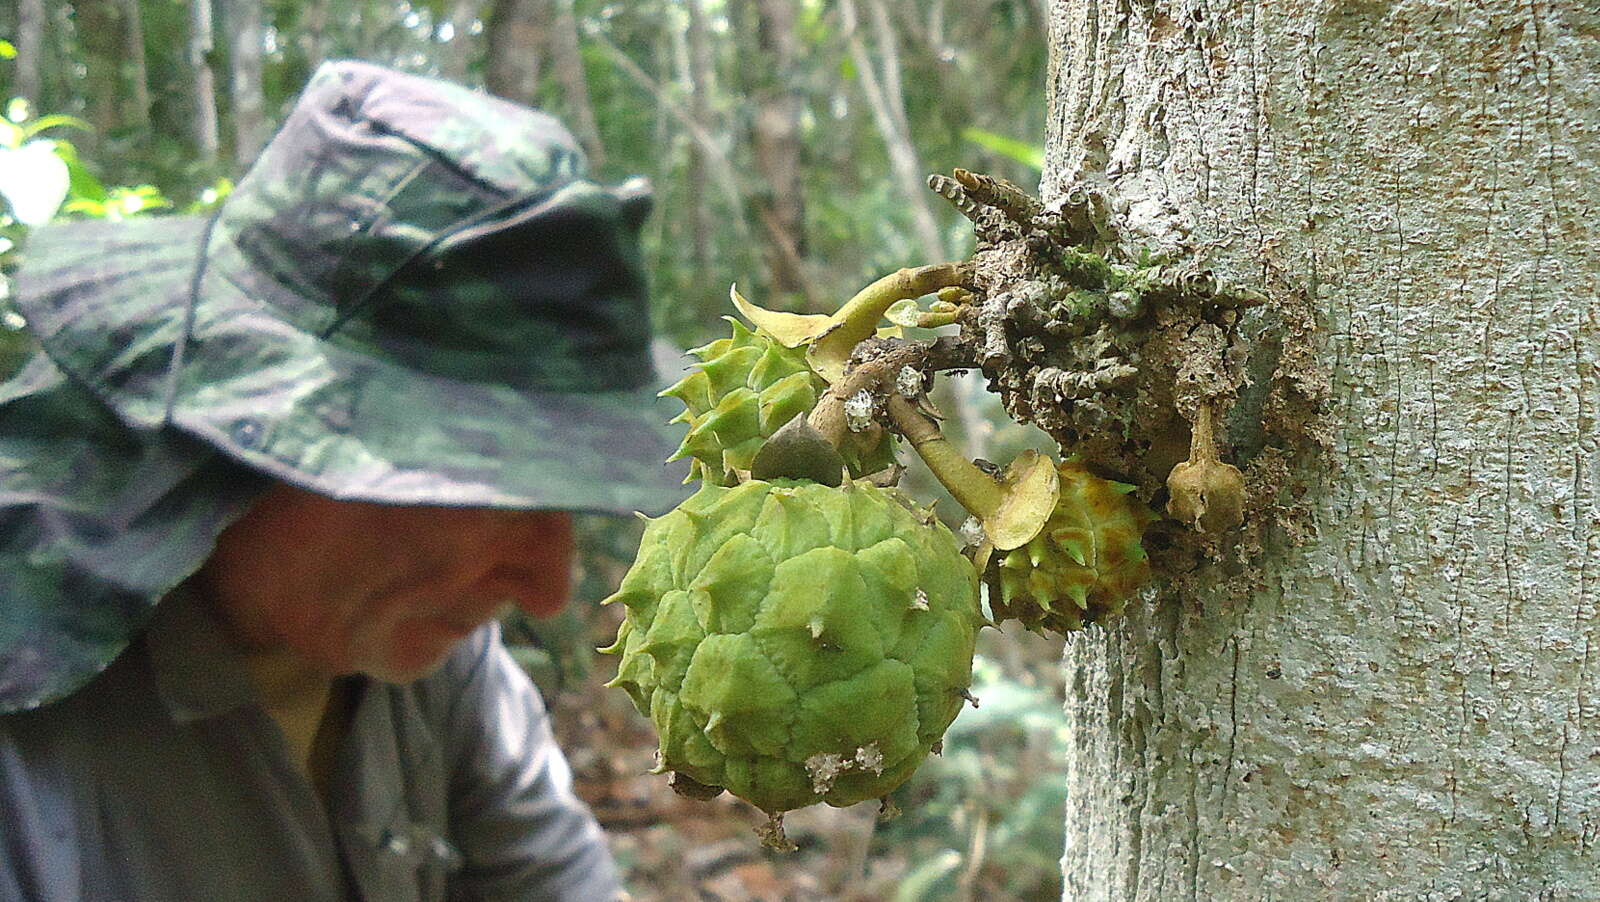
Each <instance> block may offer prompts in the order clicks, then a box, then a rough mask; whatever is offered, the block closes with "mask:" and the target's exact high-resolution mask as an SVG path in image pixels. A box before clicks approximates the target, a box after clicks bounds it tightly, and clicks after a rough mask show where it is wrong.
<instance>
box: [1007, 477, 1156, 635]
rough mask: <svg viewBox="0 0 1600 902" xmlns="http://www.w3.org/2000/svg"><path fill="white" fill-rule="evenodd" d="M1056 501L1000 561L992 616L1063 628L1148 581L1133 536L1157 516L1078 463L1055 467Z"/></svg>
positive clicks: (1110, 608)
mask: <svg viewBox="0 0 1600 902" xmlns="http://www.w3.org/2000/svg"><path fill="white" fill-rule="evenodd" d="M1056 472H1057V473H1058V474H1059V475H1060V480H1061V482H1060V484H1061V499H1060V501H1058V502H1057V503H1056V507H1055V510H1054V511H1052V512H1051V514H1050V519H1049V520H1048V521H1046V522H1045V525H1044V528H1043V529H1041V530H1040V531H1039V534H1038V535H1037V536H1034V538H1033V539H1032V540H1031V541H1029V542H1028V543H1027V544H1026V545H1023V546H1022V547H1021V548H1017V549H1014V550H1012V551H1010V552H1008V553H1007V554H1006V555H1005V557H1003V558H1001V560H1000V598H999V600H995V599H993V598H991V599H990V606H991V607H992V608H993V610H994V617H995V620H996V621H1000V620H1011V619H1014V620H1020V621H1022V623H1023V624H1024V625H1025V626H1027V627H1028V628H1030V629H1034V630H1038V629H1050V630H1055V631H1056V632H1061V633H1065V632H1068V631H1070V630H1075V629H1081V628H1082V627H1083V625H1084V624H1085V623H1100V622H1103V621H1104V620H1105V619H1106V618H1107V617H1109V616H1111V615H1114V614H1118V613H1121V611H1122V608H1123V606H1124V605H1125V604H1126V603H1127V601H1128V599H1129V598H1130V597H1132V596H1133V594H1134V593H1135V592H1137V591H1138V590H1139V587H1141V586H1143V585H1144V583H1145V581H1146V580H1148V579H1149V578H1150V561H1149V558H1148V557H1147V556H1146V555H1145V551H1144V546H1143V545H1142V544H1140V540H1141V539H1142V538H1143V536H1144V530H1145V527H1147V526H1149V525H1150V524H1151V523H1153V522H1154V521H1155V520H1156V519H1157V518H1156V515H1155V514H1154V513H1152V512H1151V511H1150V509H1149V508H1148V507H1146V506H1145V505H1143V504H1141V503H1139V500H1138V499H1137V498H1134V497H1133V496H1132V495H1130V494H1129V493H1130V492H1132V491H1133V486H1131V485H1127V484H1125V483H1120V482H1111V481H1110V480H1106V479H1101V478H1100V477H1098V476H1095V475H1094V474H1093V473H1090V472H1089V471H1088V470H1087V469H1086V468H1085V467H1084V466H1083V464H1081V463H1078V462H1077V461H1063V462H1061V463H1059V464H1057V465H1056Z"/></svg>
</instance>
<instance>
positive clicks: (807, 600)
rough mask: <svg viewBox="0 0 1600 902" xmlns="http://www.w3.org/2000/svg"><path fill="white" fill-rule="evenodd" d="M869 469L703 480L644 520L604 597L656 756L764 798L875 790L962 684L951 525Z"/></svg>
mask: <svg viewBox="0 0 1600 902" xmlns="http://www.w3.org/2000/svg"><path fill="white" fill-rule="evenodd" d="M928 519H929V520H930V521H931V522H924V520H923V519H922V518H921V517H919V515H918V514H917V513H914V512H913V511H911V510H909V509H908V508H906V507H905V506H903V505H902V504H900V503H899V502H897V501H896V500H894V499H893V498H892V497H891V496H890V495H889V494H888V493H887V492H885V491H884V490H882V489H879V488H876V487H874V486H873V485H871V484H870V483H867V482H865V481H858V482H847V483H845V484H844V485H843V486H842V487H840V488H829V487H827V486H823V485H819V484H817V483H813V482H803V481H798V480H787V479H780V480H775V481H773V482H762V481H759V480H752V481H750V482H746V483H743V484H741V485H738V486H735V487H732V488H726V487H722V486H713V485H707V486H704V487H702V488H701V489H700V491H699V492H697V493H696V494H695V495H694V496H693V497H691V498H690V499H689V500H687V501H685V502H684V503H683V504H681V505H679V506H678V507H677V508H676V509H674V510H673V511H671V512H670V513H668V514H666V515H665V516H663V517H661V518H660V519H657V520H653V521H651V522H650V525H649V526H648V527H647V528H646V529H645V531H644V536H643V538H642V540H641V542H640V547H639V556H638V558H637V560H636V561H635V562H634V564H633V567H632V569H630V570H629V571H628V574H627V576H626V577H624V578H623V581H622V584H621V586H620V588H619V589H618V591H617V593H616V594H615V595H613V596H611V597H610V598H609V599H607V602H608V603H609V602H613V601H616V602H621V603H622V604H624V605H626V607H627V616H626V619H625V621H624V622H623V624H622V626H621V628H620V629H619V630H618V633H617V641H616V643H615V644H614V645H612V646H611V647H610V648H607V649H604V651H605V652H607V653H615V654H619V655H621V660H620V662H619V663H618V667H617V676H616V679H614V680H613V681H612V682H611V683H610V684H609V685H612V686H618V687H620V688H622V689H623V690H624V691H626V692H627V693H628V695H629V696H630V697H632V699H633V703H634V705H635V706H637V707H638V709H639V710H640V711H641V712H643V713H645V714H647V715H648V716H649V717H650V719H651V721H652V722H654V724H655V727H656V730H657V732H658V733H659V734H660V740H661V748H660V762H659V770H660V771H663V772H665V771H673V772H676V773H677V774H678V775H680V778H681V777H687V778H689V780H690V781H693V782H692V783H691V785H694V784H703V785H704V786H705V787H713V788H714V787H725V788H726V789H728V790H729V791H730V792H732V793H733V794H734V795H737V796H739V797H741V798H743V799H745V800H747V801H749V802H751V803H752V804H754V805H756V806H757V807H759V808H761V809H763V810H765V811H767V812H768V813H770V814H774V815H776V814H779V813H781V812H784V811H788V810H790V809H794V808H800V807H803V806H806V805H810V804H813V803H815V802H827V803H829V804H831V805H839V806H842V805H849V804H853V803H855V802H859V801H862V800H864V799H872V798H879V797H882V796H884V795H885V794H887V793H888V792H890V791H891V790H893V789H894V788H895V787H896V786H899V785H900V784H901V783H903V782H904V781H905V780H906V779H908V778H909V777H910V776H911V774H912V772H913V771H914V770H916V768H917V765H918V764H919V763H921V761H922V760H923V758H924V757H926V755H927V754H928V751H929V749H930V748H932V746H933V745H934V744H935V743H936V742H938V741H939V738H940V737H941V736H942V735H943V734H944V731H945V728H946V727H948V726H949V725H950V721H951V720H952V719H954V718H955V716H956V713H957V712H958V711H959V710H960V708H961V704H962V701H963V699H964V698H965V697H966V688H967V686H968V684H969V681H970V678H971V672H972V654H973V644H974V641H975V637H976V633H977V630H978V628H979V626H981V625H982V623H983V619H982V614H981V612H980V610H979V607H978V600H977V574H976V572H975V571H974V570H973V568H972V565H971V564H970V563H969V562H968V561H967V559H966V558H964V557H963V556H962V555H961V552H960V547H959V544H958V542H957V541H956V539H955V537H954V536H953V535H951V534H950V531H949V530H948V529H946V528H945V527H944V526H942V525H940V524H939V523H938V521H936V520H932V518H931V517H929V518H928Z"/></svg>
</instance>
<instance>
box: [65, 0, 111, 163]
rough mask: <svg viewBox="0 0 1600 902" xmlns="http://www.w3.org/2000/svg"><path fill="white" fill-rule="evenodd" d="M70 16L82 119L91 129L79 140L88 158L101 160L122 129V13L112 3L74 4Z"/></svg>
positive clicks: (96, 0)
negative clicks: (78, 48) (79, 64)
mask: <svg viewBox="0 0 1600 902" xmlns="http://www.w3.org/2000/svg"><path fill="white" fill-rule="evenodd" d="M73 12H74V14H75V16H74V18H75V20H76V22H77V33H78V40H79V43H80V44H81V45H82V46H83V69H84V79H83V81H84V84H83V93H84V118H85V119H87V120H88V121H89V124H90V125H92V126H94V131H93V132H92V133H91V134H89V135H85V136H83V137H82V138H81V139H79V140H80V141H82V142H83V144H84V150H85V151H87V152H88V154H89V155H90V156H93V157H101V156H103V154H102V153H101V149H102V148H103V147H104V145H105V143H106V142H107V141H109V140H111V138H112V136H113V134H114V133H115V132H116V131H117V129H118V128H119V127H120V126H121V125H122V113H121V109H122V106H123V104H122V55H123V53H124V49H123V40H122V38H123V33H124V26H123V22H122V10H121V8H120V6H119V4H117V3H116V2H114V0H77V2H76V3H75V4H73Z"/></svg>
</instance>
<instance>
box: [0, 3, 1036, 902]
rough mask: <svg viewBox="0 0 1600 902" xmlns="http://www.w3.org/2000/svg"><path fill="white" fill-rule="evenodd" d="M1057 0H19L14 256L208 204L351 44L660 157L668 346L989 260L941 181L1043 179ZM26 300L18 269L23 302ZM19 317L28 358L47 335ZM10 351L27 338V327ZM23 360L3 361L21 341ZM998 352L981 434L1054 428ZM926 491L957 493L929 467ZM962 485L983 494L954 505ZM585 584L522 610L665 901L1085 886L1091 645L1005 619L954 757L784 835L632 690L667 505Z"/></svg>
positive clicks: (1017, 436) (2, 239)
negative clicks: (694, 765)
mask: <svg viewBox="0 0 1600 902" xmlns="http://www.w3.org/2000/svg"><path fill="white" fill-rule="evenodd" d="M1045 6H1046V4H1045V3H1044V2H1041V0H962V2H957V3H950V2H946V0H931V2H930V0H920V2H914V0H743V2H738V0H736V2H727V3H724V2H719V0H631V2H627V3H622V2H604V0H423V2H415V3H407V2H396V0H17V2H14V3H5V4H0V101H6V100H9V101H10V102H9V103H7V104H6V106H5V109H4V112H5V119H4V120H3V121H0V273H4V272H11V271H14V270H15V268H16V267H17V266H18V265H20V264H21V263H22V261H23V260H24V259H25V256H26V232H27V230H28V228H29V227H30V226H32V225H37V224H39V223H41V222H43V221H46V220H48V219H49V218H52V217H100V218H111V219H116V218H123V217H127V216H136V215H167V214H171V213H175V212H203V211H204V210H206V209H208V208H209V207H211V206H212V205H214V204H216V203H218V202H220V201H222V200H223V199H224V198H225V197H226V194H227V191H228V189H229V187H230V186H231V184H232V181H231V180H232V179H235V178H237V177H238V176H239V175H240V174H242V173H243V171H244V170H245V169H246V168H247V167H248V165H249V163H250V161H251V160H253V159H254V157H255V155H256V153H257V152H258V151H259V150H260V148H261V147H262V146H263V145H264V144H265V143H266V141H267V140H268V139H269V138H270V136H271V134H272V132H273V130H274V129H275V128H276V127H277V124H278V122H279V121H280V120H281V117H282V116H283V115H284V114H285V113H286V112H287V110H288V108H289V106H290V105H291V104H292V102H293V100H294V98H295V96H296V95H297V93H298V91H299V89H300V87H301V86H302V85H303V84H304V83H305V81H306V79H307V78H308V77H309V75H310V73H311V72H312V71H313V70H314V69H315V68H316V66H317V65H318V64H319V63H320V62H321V61H323V60H326V59H334V58H356V59H363V60H368V61H371V62H376V63H381V64H384V65H388V66H393V67H395V68H398V69H402V70H406V71H411V72H417V73H422V74H429V75H438V76H441V77H444V78H448V79H452V80H455V81H458V82H461V83H464V84H467V85H470V86H473V87H477V88H482V89H484V90H488V91H490V92H492V93H495V94H498V95H501V96H504V97H507V98H510V99H513V100H517V101H519V102H522V103H526V104H529V105H531V106H537V107H541V108H543V109H546V110H548V111H550V112H552V113H554V114H556V115H558V116H559V117H561V118H562V120H563V121H564V122H566V123H567V125H568V126H569V127H570V128H571V129H572V130H573V132H574V133H575V134H576V135H577V136H578V138H579V140H580V141H581V142H582V143H583V144H584V146H585V149H586V150H587V151H588V154H589V157H590V163H591V169H592V171H593V172H594V173H595V174H596V176H597V177H598V178H599V179H600V180H601V181H605V182H617V181H621V180H623V179H625V178H628V177H630V176H635V175H644V176H647V177H649V178H650V179H651V180H652V182H653V183H654V185H655V190H656V211H657V212H656V214H655V215H654V216H653V217H652V219H651V221H650V223H649V225H648V226H647V232H646V236H645V237H646V253H647V259H648V262H649V267H650V277H651V282H652V292H653V295H652V296H653V316H654V317H655V321H656V327H657V334H658V335H659V336H660V342H661V348H660V351H661V353H660V354H659V355H658V357H659V359H660V361H661V364H662V366H663V368H664V369H670V368H674V367H681V366H682V365H683V364H684V361H683V357H682V349H685V348H691V347H695V346H698V345H700V344H703V343H705V342H707V341H710V340H713V339H715V338H717V337H720V336H722V335H725V334H726V325H725V324H724V323H723V322H722V321H721V319H720V317H722V316H725V315H728V314H730V313H731V312H732V311H731V308H730V305H729V303H728V288H729V285H730V284H732V283H737V284H738V285H739V287H740V290H741V291H742V292H743V293H744V294H746V295H747V296H748V297H750V298H751V299H752V300H755V301H756V302H757V303H760V304H762V305H763V306H767V307H771V308H778V309H787V310H794V311H800V312H823V311H831V310H832V309H834V308H835V307H837V306H838V304H839V303H841V302H842V301H843V300H844V299H846V298H848V297H849V296H850V295H851V294H853V293H854V291H855V290H856V289H857V288H859V287H860V286H862V285H864V284H866V283H867V282H869V281H871V280H872V279H875V278H877V277H878V276H880V275H883V274H886V273H888V272H891V271H893V270H895V269H897V268H899V267H901V266H908V265H919V264H924V263H932V262H938V261H942V260H948V259H960V258H963V257H965V256H966V255H967V254H969V253H970V251H971V245H972V237H971V231H970V226H969V225H968V223H967V221H966V220H965V219H962V218H961V217H960V216H959V215H957V214H956V213H955V211H954V210H953V209H950V208H948V207H946V206H944V204H943V202H942V201H940V200H939V199H938V198H937V197H936V196H935V195H934V194H933V193H932V192H930V191H928V190H927V188H926V186H925V178H926V175H927V174H928V173H930V172H945V173H948V172H949V171H950V169H951V168H953V167H955V166H962V167H965V168H969V169H976V170H979V171H984V172H990V173H994V174H997V175H1001V176H1004V177H1006V178H1009V179H1011V180H1013V181H1015V182H1017V183H1019V184H1021V185H1024V186H1025V187H1028V188H1029V189H1030V190H1032V189H1034V188H1036V186H1037V182H1038V170H1039V166H1040V164H1041V159H1042V147H1041V145H1042V143H1043V135H1044V130H1045V121H1044V120H1045V114H1046V104H1045V102H1044V77H1045V66H1046V50H1045V37H1044V35H1045V16H1046V9H1045ZM4 297H5V281H4V276H3V275H0V301H3V299H4ZM0 313H4V314H5V315H4V317H3V329H4V330H5V331H4V333H0V339H6V340H5V341H3V342H0V357H6V356H8V355H9V356H10V357H11V358H12V359H15V357H16V356H17V355H18V354H20V353H25V337H24V334H23V333H22V332H21V331H20V327H21V322H20V320H19V319H18V318H17V317H16V315H15V314H14V313H10V312H5V311H0ZM8 349H9V350H8ZM3 366H5V363H4V362H0V367H3ZM987 398H988V396H987V395H986V394H985V393H984V392H983V390H982V386H981V384H979V383H978V382H977V381H976V380H975V379H969V380H966V381H961V380H956V381H953V382H952V384H951V386H950V387H949V388H948V389H946V393H945V394H944V395H942V396H940V397H939V398H938V401H939V403H940V405H941V406H942V407H943V408H944V410H945V412H946V414H947V418H948V421H949V425H950V427H951V428H950V432H951V433H952V435H954V436H955V437H957V438H958V439H959V440H960V441H963V442H964V443H965V445H966V449H967V451H968V452H969V455H970V456H974V457H992V458H993V459H997V460H1007V459H1009V458H1010V457H1011V456H1012V455H1013V454H1014V453H1015V451H1016V450H1018V448H1020V447H1021V446H1024V445H1032V446H1036V447H1045V445H1043V444H1041V443H1040V441H1039V437H1038V436H1037V435H1029V434H1028V433H1026V432H1024V431H1023V430H1022V428H1021V427H1015V426H1012V425H1010V424H1009V423H1008V422H1007V421H1006V420H1005V419H1004V417H1003V416H1002V415H1001V414H1000V411H999V409H998V407H997V406H996V405H993V404H992V403H988V402H987V401H986V399H987ZM910 478H911V479H912V480H913V481H914V482H918V483H919V491H920V492H923V493H924V497H927V496H928V495H930V494H937V493H936V492H935V491H934V487H933V485H932V484H931V481H930V480H928V479H926V477H925V476H919V475H918V474H916V473H913V474H912V475H911V477H910ZM942 507H943V508H944V509H945V511H946V512H951V511H954V510H956V509H957V508H956V506H955V505H954V504H953V503H950V502H946V503H945V504H944V505H942ZM582 534H583V536H584V542H583V552H582V557H583V564H582V566H583V571H582V573H581V575H580V579H579V583H578V584H579V587H580V589H579V597H578V599H577V601H576V603H575V604H573V605H572V606H570V607H569V609H568V611H567V613H565V614H564V615H562V616H561V617H559V618H556V619H555V620H552V621H544V622H538V623H534V622H527V621H518V622H515V623H512V624H509V625H508V634H509V635H511V636H512V637H513V638H514V639H515V640H516V641H517V642H518V643H519V648H518V653H519V656H520V658H521V659H522V660H523V661H524V662H525V664H526V665H527V666H528V668H529V670H530V672H532V673H533V674H534V676H535V678H536V679H537V680H538V681H539V682H540V684H541V686H542V687H543V688H544V690H545V692H546V695H547V698H548V699H549V701H550V703H551V705H552V708H553V709H554V710H555V711H556V715H557V722H558V731H559V732H560V733H561V734H562V744H563V747H564V748H565V749H566V750H567V752H568V755H569V757H570V758H571V759H572V762H573V765H574V769H575V772H576V774H577V776H578V780H579V785H580V791H581V793H582V794H583V795H584V796H585V798H586V799H587V800H588V801H589V802H590V804H591V805H593V806H594V808H595V810H596V812H597V814H598V815H599V816H600V818H601V820H602V821H603V822H604V823H605V825H606V827H607V828H608V830H609V831H610V832H611V834H612V837H613V845H614V848H615V850H616V852H617V854H618V858H619V861H620V862H621V864H622V866H623V868H624V871H625V874H626V879H627V882H628V886H629V889H630V891H631V892H632V893H633V896H634V898H635V899H637V900H640V902H646V900H657V899H660V900H683V899H694V898H699V899H718V900H730V902H731V900H738V899H763V900H779V899H785V900H805V899H830V900H852V899H859V900H868V899H871V900H878V899H894V900H897V902H914V900H921V899H972V898H978V897H980V896H982V897H984V898H987V899H989V900H993V902H1007V900H1036V899H1053V898H1058V897H1059V894H1060V880H1061V878H1060V872H1059V867H1058V864H1057V859H1058V858H1059V856H1060V854H1061V843H1062V818H1061V807H1062V801H1063V789H1062V781H1061V779H1060V777H1059V765H1058V761H1059V760H1060V756H1061V750H1062V747H1063V743H1064V742H1065V732H1064V731H1065V725H1064V717H1063V715H1062V713H1061V696H1062V692H1063V688H1062V685H1061V681H1062V677H1061V671H1060V668H1059V667H1058V661H1059V659H1060V651H1061V646H1060V641H1059V640H1055V641H1050V640H1045V639H1042V638H1040V637H1037V636H1032V635H1030V634H1025V633H1021V634H1019V632H1020V631H1019V630H1017V629H1016V628H1014V627H1013V628H1012V629H1011V630H1010V631H1009V632H1007V633H998V632H996V631H993V630H987V631H985V632H984V636H983V640H982V642H981V643H980V654H979V659H978V662H977V664H976V671H977V674H976V679H977V682H976V684H975V692H976V694H977V695H978V697H979V698H980V699H981V701H982V706H981V707H980V708H977V709H970V708H969V709H968V710H966V711H965V712H964V713H963V714H962V716H961V717H960V718H959V719H958V720H957V722H956V724H955V725H954V726H953V727H952V729H951V733H950V735H949V736H948V737H947V739H946V742H945V751H944V754H943V755H942V756H940V757H937V758H933V759H930V761H929V763H928V764H926V765H924V766H923V768H922V769H921V771H919V773H918V775H917V777H916V778H915V779H914V780H913V781H912V782H911V783H910V784H908V785H907V786H906V787H905V788H904V789H902V790H901V791H900V792H899V793H897V795H896V802H897V804H898V805H899V807H900V809H901V810H902V814H901V816H900V817H898V818H896V819H893V820H888V821H880V820H879V819H878V817H877V811H876V806H875V805H863V806H856V808H853V809H847V810H843V811H835V810H832V809H822V810H812V811H809V812H805V813H801V814H797V815H795V816H792V817H791V819H790V822H789V832H790V834H791V836H793V837H794V838H795V839H797V841H798V842H799V843H800V845H801V851H800V852H799V853H798V854H797V855H794V856H787V857H773V855H772V854H771V853H767V852H764V851H763V850H761V848H760V847H759V845H758V843H757V842H756V841H755V838H754V836H753V834H752V833H751V832H750V830H749V828H750V826H752V825H753V824H755V823H757V822H758V821H759V818H758V816H757V813H756V812H754V810H753V809H750V808H748V806H744V805H743V803H739V802H735V801H720V802H716V803H709V804H708V803H698V802H688V801H686V800H680V799H678V798H677V797H675V796H674V795H672V793H671V792H670V791H669V790H667V789H666V786H665V783H664V781H663V780H662V779H661V778H658V777H652V776H648V775H646V774H645V773H644V771H645V770H646V769H647V768H649V767H650V765H651V763H652V760H651V756H652V751H653V749H654V737H653V734H652V733H651V732H650V729H649V727H648V723H647V722H646V721H644V719H643V718H641V717H639V716H638V715H637V714H636V713H635V712H633V710H632V708H631V707H630V706H629V705H628V703H627V701H626V698H625V697H624V696H622V694H621V693H615V692H611V691H609V690H604V689H602V688H601V687H600V684H601V683H602V682H603V681H604V680H606V679H607V678H609V674H608V673H607V672H606V671H607V670H608V669H609V668H610V666H611V664H610V660H609V659H604V658H599V659H597V658H596V657H595V656H594V655H593V651H592V650H593V648H594V646H595V645H596V644H604V643H606V642H608V641H609V637H610V635H611V634H612V633H613V632H614V630H615V626H616V621H617V619H618V617H619V616H620V615H619V614H618V613H617V612H612V611H609V610H603V609H600V608H599V607H598V606H597V605H595V604H594V602H595V601H597V600H598V599H599V598H602V597H604V596H605V595H606V594H609V592H610V591H611V589H612V588H614V586H615V583H616V581H617V579H619V578H620V576H621V573H622V571H623V570H624V569H625V567H626V562H627V561H628V560H629V559H630V558H631V555H632V552H633V549H634V547H635V546H636V543H637V540H638V527H637V525H636V524H633V523H631V522H630V523H619V522H617V521H614V520H611V519H606V518H592V519H586V520H585V522H584V523H583V524H582Z"/></svg>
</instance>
